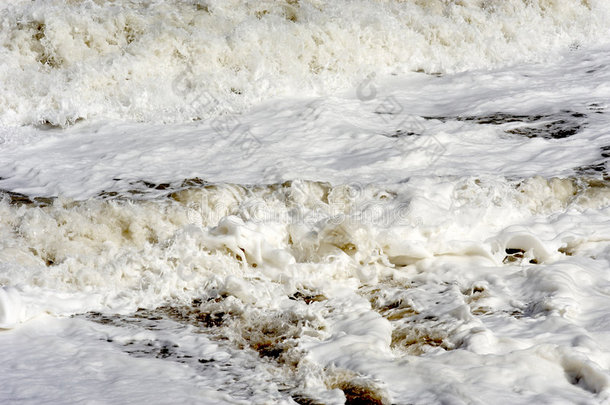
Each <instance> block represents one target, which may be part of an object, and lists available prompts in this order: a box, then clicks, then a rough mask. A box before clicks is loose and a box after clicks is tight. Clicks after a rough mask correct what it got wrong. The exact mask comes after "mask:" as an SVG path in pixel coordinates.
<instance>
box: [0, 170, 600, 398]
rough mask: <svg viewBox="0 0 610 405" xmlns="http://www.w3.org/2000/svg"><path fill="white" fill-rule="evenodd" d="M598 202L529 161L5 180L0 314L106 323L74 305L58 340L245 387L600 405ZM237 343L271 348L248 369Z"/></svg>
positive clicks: (595, 194)
mask: <svg viewBox="0 0 610 405" xmlns="http://www.w3.org/2000/svg"><path fill="white" fill-rule="evenodd" d="M47 204H49V205H47ZM36 205H38V206H36ZM609 207H610V187H608V184H607V183H605V182H599V181H592V180H587V179H551V180H545V179H543V178H540V177H537V178H530V179H526V180H521V181H506V180H505V179H501V178H493V177H489V178H484V179H476V178H464V179H461V180H454V181H447V180H440V179H436V180H434V179H420V180H418V181H412V182H409V183H407V184H403V185H395V186H392V187H384V188H380V187H376V186H367V187H360V186H357V185H352V186H334V187H333V186H331V185H329V184H327V183H320V182H306V181H295V182H289V183H285V184H282V185H271V186H252V187H243V186H235V185H228V184H227V185H215V186H212V185H210V186H206V187H185V188H182V189H179V190H176V191H173V192H169V193H168V194H167V196H166V197H164V198H157V199H154V200H144V201H140V202H133V201H132V202H130V201H129V200H122V199H120V198H119V199H111V200H87V201H83V202H78V201H71V200H66V199H56V200H54V201H46V202H41V201H39V202H38V203H36V204H35V203H17V202H16V201H13V203H10V202H9V198H8V197H6V198H5V199H4V201H3V202H2V203H1V205H0V210H1V211H0V214H1V215H0V218H2V223H1V227H0V229H1V230H2V238H1V241H2V242H1V245H0V262H2V263H3V269H2V270H3V271H2V273H1V276H0V283H2V284H3V285H5V286H8V285H13V286H17V287H16V288H15V287H4V288H3V289H2V290H0V326H2V327H4V328H12V327H15V326H16V325H17V324H18V323H20V322H23V321H25V320H27V319H30V318H32V317H40V313H42V312H48V313H50V314H53V315H56V316H57V315H71V314H73V313H81V314H83V313H88V315H86V319H89V320H94V321H96V322H99V323H101V324H102V325H107V324H110V325H112V328H111V327H110V326H105V327H104V328H102V327H101V326H98V327H93V326H91V325H90V324H87V323H82V321H78V322H77V321H76V320H72V323H74V322H76V323H75V324H68V326H64V329H60V331H61V333H62V334H67V335H66V336H65V337H64V339H68V340H69V341H80V340H82V339H84V341H85V342H91V339H94V340H95V339H102V340H107V341H108V342H111V343H112V344H113V345H116V346H117V347H118V348H119V349H122V350H124V351H126V352H128V353H131V354H132V355H136V357H137V356H138V355H139V356H145V357H146V356H151V357H157V358H165V359H167V360H169V361H172V360H173V361H177V362H181V363H186V364H189V365H190V367H191V368H190V369H189V371H188V372H187V375H186V376H184V375H182V374H180V373H184V372H185V371H181V372H180V373H178V375H182V377H175V378H179V379H181V380H180V384H186V383H188V381H191V382H192V378H193V376H192V375H190V374H189V373H195V374H196V373H197V365H201V364H207V363H211V364H212V365H213V364H216V365H217V366H216V367H218V365H219V364H220V365H222V366H221V368H220V369H217V368H211V369H210V368H207V369H205V368H204V369H203V370H202V371H199V372H200V373H201V374H202V376H204V378H207V379H217V380H218V381H222V382H217V384H219V385H218V386H216V389H220V390H221V391H225V392H226V393H228V394H231V395H232V396H233V398H234V399H235V398H240V397H241V398H245V399H248V400H250V401H254V402H257V401H269V400H271V399H272V398H275V399H274V401H280V400H284V401H288V400H289V398H292V399H293V400H298V401H304V400H309V401H322V402H324V403H342V402H343V401H344V400H345V398H348V400H349V399H350V398H352V399H355V398H356V399H357V398H359V399H360V400H364V399H366V398H369V400H370V401H377V402H371V403H390V402H391V401H394V402H398V403H407V402H415V403H442V402H444V401H455V402H457V403H460V401H466V402H467V401H474V400H480V401H482V402H483V403H484V402H487V401H489V400H492V399H494V398H497V396H498V395H502V396H503V397H505V398H507V401H509V402H511V403H531V401H534V400H536V398H538V397H539V396H541V395H542V396H543V397H544V398H545V400H546V401H549V402H550V403H554V402H556V401H567V402H571V401H591V402H590V403H595V401H604V400H608V399H610V376H609V375H608V372H607V369H608V367H609V366H610V356H609V355H608V353H609V351H610V347H609V346H608V329H607V317H608V315H607V311H606V309H605V308H608V305H610V302H609V301H610V295H609V294H610V276H609V275H608V271H607V265H608V260H610V255H609V253H608V252H610V211H609V210H610V208H609ZM134 313H135V315H130V314H134ZM102 314H106V315H102ZM110 314H124V315H110ZM38 322H40V321H38ZM176 322H177V324H176ZM34 324H36V323H34ZM70 325H72V326H70ZM176 325H178V326H176ZM180 325H182V326H180ZM185 325H186V327H187V329H186V330H185ZM189 325H190V326H189ZM117 326H118V328H117ZM39 327H41V326H39ZM51 327H53V326H51ZM188 327H190V328H196V329H199V330H200V333H201V332H205V333H207V334H209V335H210V336H212V340H206V339H205V338H203V337H202V338H198V340H196V341H193V335H192V333H190V332H189V329H188ZM65 328H68V329H67V330H66V329H65ZM100 328H101V329H100ZM44 329H46V328H44V327H43V330H44ZM70 331H72V332H70ZM38 333H39V334H40V332H38ZM45 336H46V335H45ZM96 336H97V338H96ZM195 336H196V335H195ZM45 339H50V341H54V340H53V339H54V338H50V337H46V338H45ZM214 339H220V342H223V341H228V342H230V343H231V345H227V343H224V344H223V345H224V346H220V348H219V347H218V344H219V343H214ZM13 344H14V343H13ZM57 344H59V343H57ZM87 344H88V345H90V346H91V343H87ZM106 345H109V343H106ZM59 347H61V350H68V349H65V348H64V346H59ZM88 347H89V346H88ZM95 347H96V346H95V345H93V346H91V348H90V349H87V350H92V352H91V353H90V354H86V353H83V354H82V355H83V356H84V358H83V361H84V360H85V359H90V357H93V358H95V357H96V356H99V350H100V348H98V349H97V350H94V349H95ZM233 347H241V348H243V349H245V350H246V353H249V351H253V352H254V353H257V352H258V355H260V356H261V357H263V358H264V359H267V362H263V363H262V365H261V367H262V368H261V370H260V373H259V374H256V375H253V374H248V373H245V375H244V364H246V365H247V364H252V363H255V362H256V360H254V359H250V360H249V362H248V361H247V359H245V360H244V359H241V360H240V357H239V356H240V355H236V354H235V353H234V351H235V349H234V348H233ZM83 350H84V349H83ZM102 350H109V349H108V347H107V346H106V347H105V348H103V349H102ZM232 351H233V352H232ZM109 353H110V354H111V355H112V356H117V354H116V350H115V351H111V350H110V351H109ZM231 353H233V354H231ZM241 356H244V354H243V353H242V354H241ZM254 356H255V357H256V355H254ZM415 356H419V357H415ZM42 357H43V358H46V357H48V355H44V356H42ZM61 361H63V362H65V361H66V360H65V359H61ZM75 361H76V362H80V361H81V360H70V361H68V365H70V366H71V367H74V365H73V364H74V362H75ZM116 361H117V360H114V357H112V359H111V360H110V359H107V360H106V363H105V364H106V366H104V367H105V369H106V370H107V368H108V367H109V366H110V367H112V365H114V364H115V362H116ZM532 362H533V363H534V364H533V365H532ZM506 363H509V364H510V365H511V366H510V368H507V369H505V370H504V371H502V373H503V374H502V375H501V376H497V375H495V373H496V371H497V370H498V369H500V370H502V369H503V368H504V366H503V364H506ZM152 366H155V367H159V366H158V365H156V364H154V363H153V364H152ZM129 370H130V369H128V370H127V371H123V372H122V374H120V375H124V376H125V378H127V379H128V380H129V379H132V378H134V377H133V375H132V374H130V373H131V371H129ZM171 370H172V369H171V366H170V369H164V371H163V372H164V373H170V372H172V371H171ZM113 373H117V371H113ZM223 374H229V377H226V376H224V375H223ZM235 375H238V376H239V377H235ZM231 376H233V378H232V379H231V378H230V377H231ZM407 376H408V377H407ZM86 377H87V376H80V377H79V378H80V379H83V380H84V382H83V384H85V385H86V384H87V383H88V382H87V379H86ZM146 378H148V377H146V376H140V377H139V379H143V380H144V381H146ZM227 378H228V379H229V380H228V381H227ZM235 379H237V381H239V382H238V383H237V385H233V384H235V383H233V382H231V381H234V380H235ZM464 379H467V381H468V384H464V381H463V380H464ZM261 383H262V384H263V386H264V387H265V388H264V389H262V391H261V389H259V390H256V388H255V387H256V386H257V385H260V384H261ZM206 384H211V383H210V381H207V382H206ZM275 384H279V386H280V387H281V386H285V387H286V388H285V389H284V390H281V389H279V388H277V387H276V386H275ZM514 385H518V386H519V387H521V389H522V391H519V392H511V390H510V387H511V386H514ZM274 387H275V388H274ZM441 387H442V388H441ZM109 389H112V390H114V389H115V388H112V386H110V388H109ZM201 389H209V387H208V388H206V385H204V386H203V387H202V388H201ZM333 389H334V390H333ZM129 392H130V395H137V398H140V399H141V398H145V395H144V394H142V393H140V394H138V393H137V392H134V391H133V390H132V391H129ZM117 395H118V394H117ZM190 395H192V393H189V392H182V393H181V394H180V395H179V397H180V396H183V397H185V398H190ZM215 395H220V394H215ZM371 398H372V399H371ZM229 399H230V397H229ZM217 400H220V399H217ZM587 403H589V402H587Z"/></svg>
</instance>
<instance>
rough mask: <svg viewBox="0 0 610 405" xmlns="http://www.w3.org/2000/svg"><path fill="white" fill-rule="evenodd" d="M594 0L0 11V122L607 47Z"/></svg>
mask: <svg viewBox="0 0 610 405" xmlns="http://www.w3.org/2000/svg"><path fill="white" fill-rule="evenodd" d="M608 21H610V6H609V5H608V3H607V2H606V1H604V0H587V1H580V0H579V1H576V0H569V1H562V2H559V1H549V0H534V1H522V0H510V1H502V2H499V1H481V0H469V1H441V0H433V1H411V0H410V1H394V0H387V1H371V0H358V1H332V2H330V1H328V2H327V1H313V0H312V1H264V2H243V1H216V0H209V1H208V0H206V1H199V0H198V1H184V0H172V1H167V0H164V1H159V0H137V1H135V0H134V1H127V0H125V1H97V0H95V1H94V0H86V1H69V2H64V1H48V2H29V1H17V2H6V3H5V4H3V5H2V6H1V9H0V24H1V26H2V30H1V31H0V60H2V63H1V64H0V122H1V123H3V124H8V125H23V124H43V123H47V124H51V125H62V126H63V125H67V124H70V123H73V122H75V121H77V120H80V119H93V118H113V119H123V120H136V121H151V120H152V121H157V122H159V121H161V122H177V121H185V120H186V121H190V120H195V119H201V118H205V117H209V116H212V115H215V114H218V113H219V112H226V111H229V110H243V109H244V108H246V107H249V106H251V105H252V104H253V103H254V102H257V101H260V100H267V99H270V98H273V97H277V96H280V95H292V94H294V93H295V92H298V93H300V94H310V95H313V94H330V93H332V92H334V91H336V90H337V89H341V88H345V87H346V86H349V85H355V84H356V83H357V82H359V81H361V80H362V79H363V78H364V77H365V76H367V75H368V74H370V73H371V72H376V73H377V74H380V75H384V74H388V73H400V72H405V71H415V70H423V71H426V72H453V71H462V70H465V69H472V68H486V67H491V66H498V65H500V64H507V63H508V64H514V63H516V62H519V61H525V60H540V59H543V58H547V57H549V56H550V55H554V54H556V52H557V51H559V50H562V49H567V48H568V47H569V46H572V47H577V46H586V45H588V44H592V43H593V44H599V43H600V41H605V40H606V38H607V37H608V33H609V28H610V27H609V25H608Z"/></svg>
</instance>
